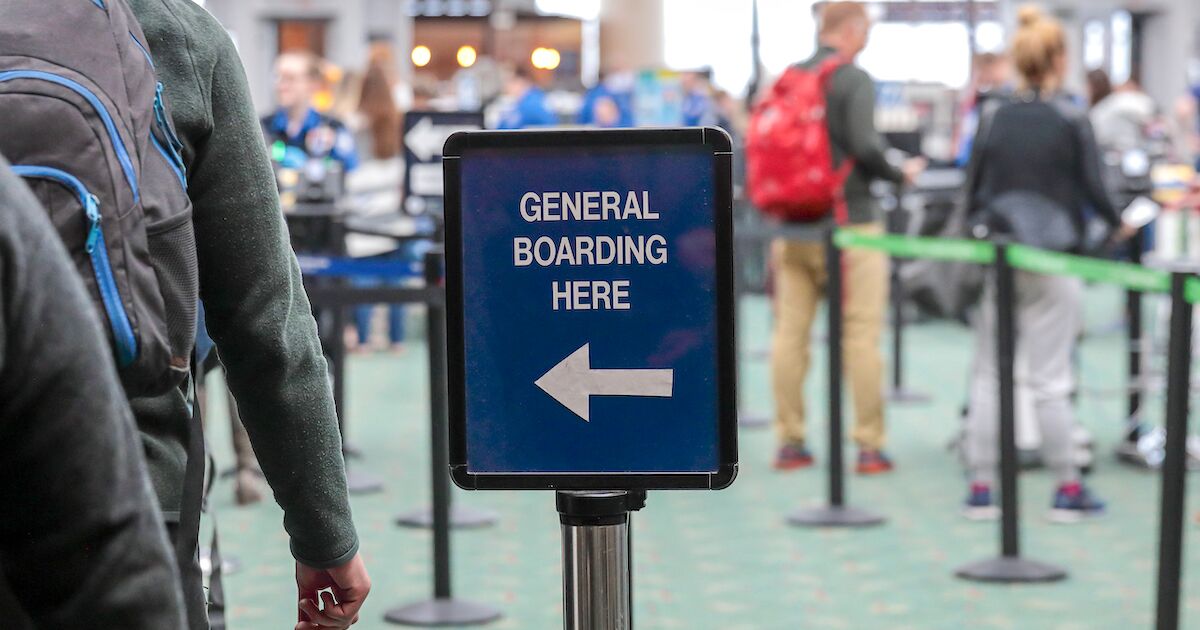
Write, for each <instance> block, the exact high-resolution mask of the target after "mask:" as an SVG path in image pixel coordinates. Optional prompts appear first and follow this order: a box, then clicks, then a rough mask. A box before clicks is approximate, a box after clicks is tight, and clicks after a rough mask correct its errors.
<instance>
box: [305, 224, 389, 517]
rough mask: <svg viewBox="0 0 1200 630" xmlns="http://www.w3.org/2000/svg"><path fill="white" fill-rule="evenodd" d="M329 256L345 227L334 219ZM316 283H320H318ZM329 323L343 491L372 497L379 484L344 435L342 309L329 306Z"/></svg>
mask: <svg viewBox="0 0 1200 630" xmlns="http://www.w3.org/2000/svg"><path fill="white" fill-rule="evenodd" d="M329 239H330V241H329V242H330V245H329V249H328V251H329V253H331V254H333V255H335V256H340V255H342V254H344V253H345V246H346V245H345V244H346V224H345V222H344V221H343V220H342V217H341V216H339V215H335V216H333V217H332V218H331V219H330V222H329ZM326 280H327V281H328V282H329V283H331V284H344V283H345V282H346V279H345V278H327V279H326ZM318 281H320V279H318ZM328 308H329V312H330V316H329V322H330V325H331V326H332V328H333V330H332V331H331V332H330V333H329V339H328V342H327V343H326V352H327V353H328V354H329V366H330V371H331V372H332V377H333V378H332V380H333V408H334V413H336V414H337V419H338V432H339V433H340V434H341V436H342V456H343V457H344V458H345V460H346V489H347V490H348V491H349V492H350V494H372V493H375V492H382V491H383V480H382V479H380V478H379V477H376V476H375V475H372V474H371V473H368V472H365V471H363V470H362V469H360V468H358V467H357V466H353V465H351V460H353V459H360V458H361V457H362V451H360V450H359V449H357V448H355V447H354V446H352V445H351V444H350V440H349V439H348V436H347V431H346V424H347V422H346V339H345V332H346V306H345V305H344V304H341V303H337V302H335V303H333V304H332V305H330V306H329V307H328Z"/></svg>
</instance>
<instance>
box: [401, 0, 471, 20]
mask: <svg viewBox="0 0 1200 630" xmlns="http://www.w3.org/2000/svg"><path fill="white" fill-rule="evenodd" d="M407 10H408V15H409V17H486V16H488V15H491V14H492V0H408V6H407Z"/></svg>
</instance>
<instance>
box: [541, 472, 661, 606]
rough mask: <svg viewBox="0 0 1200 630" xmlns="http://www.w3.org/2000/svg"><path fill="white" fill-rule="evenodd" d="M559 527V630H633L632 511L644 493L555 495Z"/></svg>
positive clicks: (642, 501)
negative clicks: (561, 564) (560, 584)
mask: <svg viewBox="0 0 1200 630" xmlns="http://www.w3.org/2000/svg"><path fill="white" fill-rule="evenodd" d="M555 503H556V504H557V507H558V514H559V522H560V523H561V526H562V543H563V547H562V558H563V560H562V561H563V568H562V571H563V628H564V629H565V630H631V628H633V578H632V575H633V546H632V544H631V543H632V533H631V532H632V524H631V523H630V512H632V511H636V510H640V509H642V507H644V506H645V505H646V492H645V491H644V490H643V491H628V492H626V491H611V492H562V491H560V492H557V493H556V496H555Z"/></svg>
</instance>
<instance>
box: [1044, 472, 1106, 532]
mask: <svg viewBox="0 0 1200 630" xmlns="http://www.w3.org/2000/svg"><path fill="white" fill-rule="evenodd" d="M1103 514H1104V501H1101V500H1100V499H1098V498H1096V497H1095V496H1094V495H1093V494H1092V493H1091V491H1090V490H1088V489H1087V488H1086V487H1084V485H1083V484H1081V483H1079V482H1075V483H1068V484H1063V485H1061V486H1059V488H1058V492H1056V493H1055V494H1054V506H1053V507H1051V508H1050V513H1049V514H1047V518H1049V519H1050V522H1052V523H1063V524H1070V523H1078V522H1079V521H1082V520H1083V519H1085V518H1095V517H1097V516H1102V515H1103Z"/></svg>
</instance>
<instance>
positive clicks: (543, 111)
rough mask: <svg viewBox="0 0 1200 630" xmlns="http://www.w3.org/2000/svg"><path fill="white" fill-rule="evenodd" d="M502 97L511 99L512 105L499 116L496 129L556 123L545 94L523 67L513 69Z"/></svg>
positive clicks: (545, 125) (546, 125)
mask: <svg viewBox="0 0 1200 630" xmlns="http://www.w3.org/2000/svg"><path fill="white" fill-rule="evenodd" d="M504 95H505V96H507V97H508V98H509V99H512V104H511V105H510V106H509V108H508V109H507V110H506V111H505V112H504V113H503V114H501V116H500V124H499V125H497V128H498V129H525V128H527V127H548V126H550V125H554V124H557V123H558V118H557V117H556V116H555V115H554V113H553V112H551V111H550V109H549V108H548V107H547V106H546V93H545V92H544V91H542V88H540V87H538V86H537V84H536V83H534V81H533V75H531V74H530V73H529V70H527V69H525V67H524V66H517V67H516V68H514V69H513V71H512V74H511V75H510V76H509V77H508V81H507V82H505V84H504Z"/></svg>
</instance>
